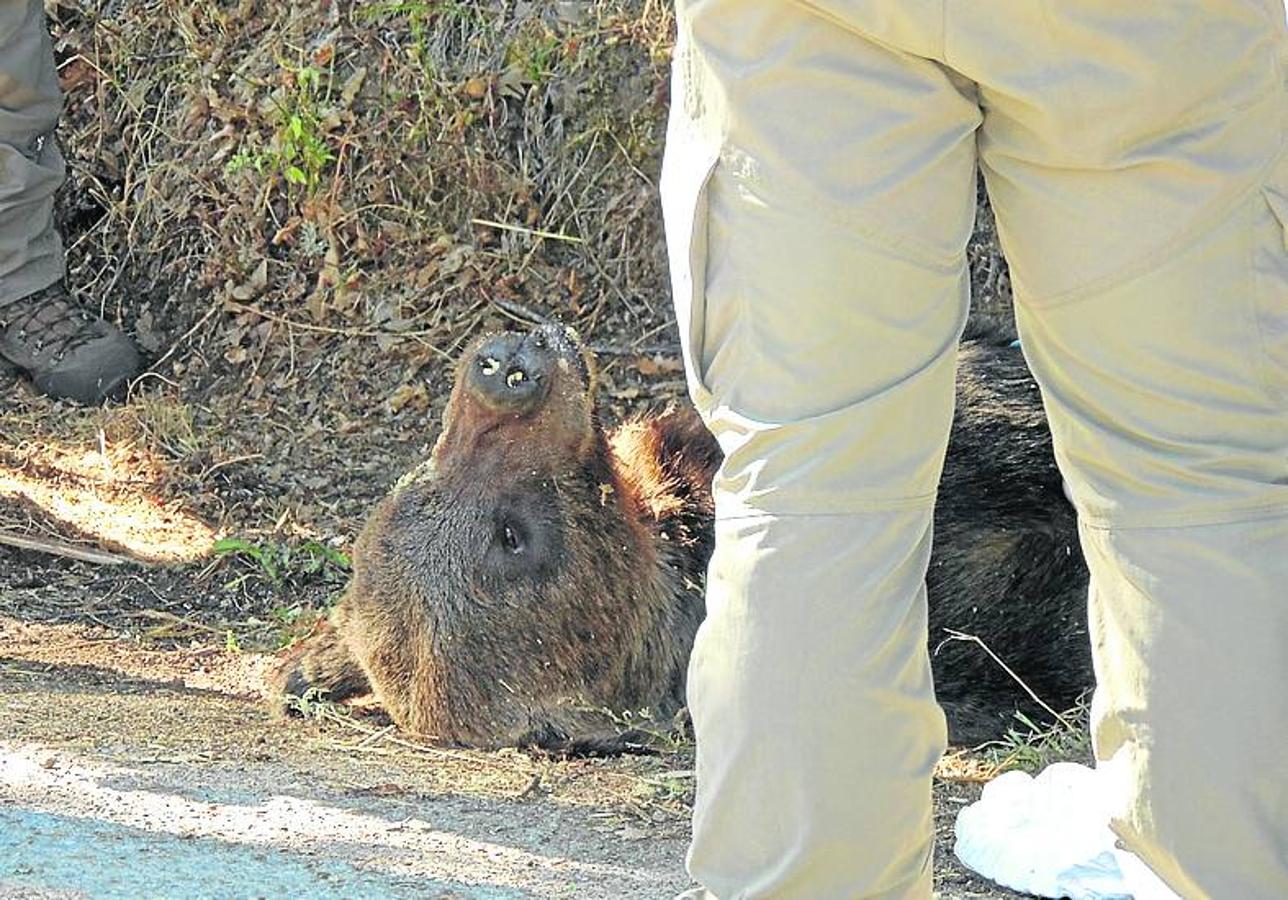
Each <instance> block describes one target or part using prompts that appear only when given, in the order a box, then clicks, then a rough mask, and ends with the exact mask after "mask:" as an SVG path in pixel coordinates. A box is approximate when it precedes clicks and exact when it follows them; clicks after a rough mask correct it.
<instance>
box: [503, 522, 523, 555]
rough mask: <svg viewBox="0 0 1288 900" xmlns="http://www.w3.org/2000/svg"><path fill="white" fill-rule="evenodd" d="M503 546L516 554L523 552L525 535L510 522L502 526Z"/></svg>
mask: <svg viewBox="0 0 1288 900" xmlns="http://www.w3.org/2000/svg"><path fill="white" fill-rule="evenodd" d="M501 546H503V547H505V549H506V550H508V551H509V552H511V553H514V554H516V555H517V554H519V553H522V552H523V547H524V540H523V535H522V534H520V533H519V530H518V529H517V528H515V527H514V526H513V525H511V524H509V523H508V522H507V523H505V524H503V525H502V526H501Z"/></svg>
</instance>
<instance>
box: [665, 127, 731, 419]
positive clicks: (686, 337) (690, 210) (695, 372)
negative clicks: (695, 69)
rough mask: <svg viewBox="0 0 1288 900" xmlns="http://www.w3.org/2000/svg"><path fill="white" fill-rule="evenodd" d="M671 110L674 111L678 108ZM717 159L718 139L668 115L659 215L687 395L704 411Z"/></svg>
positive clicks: (706, 403) (708, 401)
mask: <svg viewBox="0 0 1288 900" xmlns="http://www.w3.org/2000/svg"><path fill="white" fill-rule="evenodd" d="M672 115H673V117H674V116H676V112H673V113H672ZM719 160H720V147H719V145H718V143H717V142H716V141H714V140H710V139H705V138H703V137H700V136H697V135H695V134H693V133H692V131H691V130H690V129H689V128H686V127H684V124H679V125H677V123H676V119H675V118H673V119H672V124H671V128H670V129H669V131H668V135H667V143H666V156H665V158H664V159H663V161H662V180H661V194H662V218H663V222H664V224H665V227H666V249H667V255H668V257H669V261H670V270H671V293H672V299H673V302H674V304H675V318H676V323H677V324H678V326H679V331H680V353H681V355H682V357H683V359H684V370H685V374H686V378H687V381H688V387H689V396H690V397H691V398H692V400H693V403H694V405H695V406H696V407H697V408H698V411H699V412H700V413H702V414H703V415H704V416H705V415H706V413H707V412H708V410H709V409H710V407H711V392H710V391H709V390H708V388H707V386H706V384H705V383H704V373H703V371H702V360H701V352H702V341H703V335H704V322H705V319H706V275H707V207H708V191H709V188H710V184H711V177H712V175H713V174H714V172H715V169H716V165H717V164H718V163H719Z"/></svg>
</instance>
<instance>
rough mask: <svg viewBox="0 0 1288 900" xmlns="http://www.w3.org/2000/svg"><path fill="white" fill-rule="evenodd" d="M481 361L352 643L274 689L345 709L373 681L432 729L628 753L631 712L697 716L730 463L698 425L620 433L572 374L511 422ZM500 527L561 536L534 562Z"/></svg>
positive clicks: (449, 419)
mask: <svg viewBox="0 0 1288 900" xmlns="http://www.w3.org/2000/svg"><path fill="white" fill-rule="evenodd" d="M474 355H475V354H474V352H473V351H472V352H470V353H467V354H466V355H465V357H464V361H463V363H462V368H461V370H460V371H458V376H457V383H456V388H455V389H454V391H453V394H452V396H451V398H450V399H449V402H448V407H447V411H446V413H445V415H444V430H443V432H442V435H441V436H440V438H439V440H438V442H437V443H436V445H435V447H434V450H433V452H432V455H431V458H430V460H429V461H428V462H427V463H426V464H423V465H422V466H421V467H420V468H418V469H416V470H413V472H411V473H409V474H408V475H407V476H406V477H404V479H403V480H402V481H400V482H399V484H398V486H396V487H395V489H394V490H393V492H392V493H391V494H390V495H389V496H388V497H386V498H385V499H384V500H382V501H381V502H380V503H379V504H378V505H377V506H376V508H375V510H374V511H373V512H372V514H371V516H370V518H369V520H368V522H367V523H366V526H365V527H364V528H363V530H362V533H361V535H360V536H359V538H358V541H357V544H356V546H355V552H354V576H353V580H352V582H351V584H350V586H349V588H348V590H347V591H346V593H345V595H344V597H343V598H342V599H341V601H340V602H339V604H338V605H337V607H336V609H335V611H334V613H333V615H332V618H331V622H332V628H331V629H329V630H326V631H324V632H322V633H320V634H318V635H316V636H314V637H312V638H310V639H309V640H308V641H307V642H305V644H304V645H303V646H302V647H300V648H299V649H297V650H296V651H294V652H293V654H292V655H290V656H289V657H287V658H286V659H285V660H284V662H283V664H282V665H281V666H280V668H279V669H278V672H277V674H276V676H275V679H274V687H275V688H276V690H277V691H278V692H279V693H280V694H282V695H295V696H299V695H300V694H302V693H303V692H304V691H307V690H308V689H309V688H310V687H312V688H316V689H317V690H318V691H319V692H321V693H322V694H324V695H330V696H344V695H347V694H351V693H353V692H354V691H352V690H351V687H352V686H353V684H354V679H353V678H352V677H351V676H352V674H353V672H354V671H355V669H356V670H359V671H360V672H361V673H362V674H363V675H364V676H365V680H366V681H367V682H368V683H369V684H370V687H371V689H372V691H373V692H374V694H375V696H376V698H377V700H378V701H379V702H380V704H381V705H382V706H383V707H384V708H385V709H386V710H387V711H388V713H389V714H390V716H391V717H392V718H393V719H394V721H395V722H396V723H397V724H398V725H399V726H400V727H402V728H403V729H405V730H408V731H411V732H414V733H419V734H424V735H429V736H433V737H437V738H441V739H445V740H449V741H455V742H460V743H466V744H473V745H483V746H494V745H501V744H514V743H519V744H523V743H536V744H542V745H547V746H567V745H570V744H575V745H580V746H601V745H607V744H612V743H613V742H614V741H616V740H617V739H618V738H620V737H621V736H622V728H621V727H620V716H621V715H622V714H623V713H626V712H628V711H635V712H638V711H641V710H646V711H647V714H648V716H649V717H652V718H666V717H669V716H671V715H673V714H674V713H675V712H676V711H677V710H678V709H679V708H680V707H681V706H682V705H683V688H684V677H683V675H684V668H685V665H686V662H687V658H688V654H689V650H690V648H691V645H692V641H693V635H694V633H695V631H696V629H697V626H698V623H699V622H700V621H701V619H702V616H703V608H702V603H701V594H700V592H698V591H697V590H696V587H697V585H698V584H699V583H700V580H701V575H702V570H703V568H704V567H705V564H706V559H707V556H709V554H710V536H709V535H710V521H711V509H710V491H709V487H708V485H709V484H710V479H711V475H712V473H713V471H714V467H715V465H716V464H717V463H718V459H719V451H718V449H716V448H715V445H714V441H713V440H712V439H711V437H710V436H709V435H708V434H707V432H706V430H705V429H704V428H703V427H702V425H701V422H700V421H699V420H698V418H697V416H696V414H695V413H693V412H692V411H691V410H685V411H680V412H674V413H670V414H667V415H664V416H661V417H658V418H654V419H649V420H643V421H640V422H636V423H631V424H628V425H626V426H623V427H622V428H620V429H618V430H617V431H616V432H614V433H613V434H611V435H606V434H605V433H604V432H603V431H602V429H600V427H599V426H598V424H597V422H596V418H595V415H594V407H593V398H592V392H591V384H590V380H589V375H588V368H587V367H585V366H579V365H575V364H569V365H560V366H558V367H556V369H555V370H554V372H553V376H554V377H553V383H552V384H551V386H550V392H549V395H548V398H547V399H546V401H545V402H544V403H543V405H542V406H541V407H540V408H539V409H537V410H535V411H534V412H532V413H530V414H527V415H523V416H516V415H514V414H511V413H504V412H501V413H498V412H497V411H496V410H494V409H491V408H489V406H488V404H487V403H485V402H481V401H480V400H479V398H478V397H476V396H475V395H474V394H472V393H471V391H470V390H469V389H468V387H467V385H468V379H467V378H465V377H464V374H465V373H464V367H465V366H467V365H469V364H470V361H471V360H472V359H473V358H474ZM569 361H571V362H574V363H575V362H576V360H575V359H572V360H565V362H569ZM704 447H705V448H706V452H705V453H695V452H694V450H695V449H701V448H704ZM498 516H499V517H502V518H504V517H506V516H514V517H515V518H516V519H517V520H518V521H522V522H524V523H525V524H524V525H523V526H522V527H524V528H529V529H531V530H532V533H533V534H534V535H540V536H541V537H540V538H534V539H533V541H532V545H531V546H530V547H529V548H528V550H530V552H528V553H527V554H526V556H527V557H528V558H527V559H524V560H519V559H518V558H517V557H515V558H511V557H509V556H507V555H506V553H505V552H504V551H498V550H497V548H496V546H495V542H494V540H493V538H494V537H495V534H494V532H495V526H496V522H497V517H498ZM514 527H516V528H518V527H520V526H519V525H518V524H516V525H515V526H514ZM542 542H544V543H542Z"/></svg>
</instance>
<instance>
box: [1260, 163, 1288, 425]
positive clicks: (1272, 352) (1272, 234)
mask: <svg viewBox="0 0 1288 900" xmlns="http://www.w3.org/2000/svg"><path fill="white" fill-rule="evenodd" d="M1285 163H1288V157H1285ZM1261 193H1262V198H1263V199H1264V200H1265V206H1266V212H1264V213H1263V215H1262V216H1261V217H1260V218H1259V223H1260V224H1259V227H1258V228H1257V236H1256V246H1255V247H1254V249H1253V262H1252V265H1253V270H1254V272H1255V275H1256V282H1255V296H1254V298H1253V299H1254V302H1255V304H1256V308H1255V310H1254V316H1255V319H1256V327H1257V334H1258V337H1259V339H1260V341H1261V347H1260V350H1261V352H1260V354H1259V359H1258V363H1259V366H1260V370H1259V371H1260V375H1261V379H1262V384H1263V385H1264V386H1265V388H1266V390H1267V391H1269V393H1270V396H1271V397H1272V398H1274V399H1275V400H1277V401H1280V402H1283V401H1285V400H1288V164H1280V166H1279V167H1278V170H1277V173H1276V176H1275V178H1274V179H1272V182H1271V183H1270V184H1268V185H1266V186H1265V187H1264V188H1262V192H1261Z"/></svg>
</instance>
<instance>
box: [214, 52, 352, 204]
mask: <svg viewBox="0 0 1288 900" xmlns="http://www.w3.org/2000/svg"><path fill="white" fill-rule="evenodd" d="M283 68H284V69H286V70H287V71H288V72H289V73H290V75H291V80H290V87H289V88H288V90H287V91H286V92H285V96H284V97H282V98H275V99H274V100H273V109H274V116H273V119H274V126H275V128H274V132H273V137H272V141H271V143H270V144H269V146H268V148H266V149H263V150H258V151H254V150H250V149H248V148H242V149H241V150H239V151H238V152H237V153H236V154H235V155H234V156H233V157H232V158H231V159H229V160H228V163H227V164H226V165H225V170H226V171H227V172H229V173H230V174H232V173H236V172H240V171H242V170H244V169H246V168H253V169H254V170H255V171H256V172H257V173H258V174H261V175H262V174H264V173H266V172H269V171H276V172H277V173H279V174H280V175H281V176H282V178H284V179H285V180H286V181H287V182H288V183H290V184H292V185H296V186H298V187H300V188H303V189H304V190H306V191H308V192H312V191H314V190H315V189H316V188H317V186H318V184H319V183H320V182H321V180H322V175H323V174H324V172H325V171H326V169H327V167H328V166H330V164H331V163H333V162H335V159H336V155H335V151H333V150H332V149H331V145H330V144H329V143H328V142H327V134H326V128H325V127H324V122H323V119H324V106H325V104H326V103H327V102H329V100H330V93H331V82H330V77H329V73H325V74H327V78H326V80H325V85H324V83H323V75H324V73H323V71H322V70H321V69H319V68H317V67H315V66H311V65H304V66H300V67H299V68H291V67H290V66H287V65H286V64H283Z"/></svg>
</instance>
